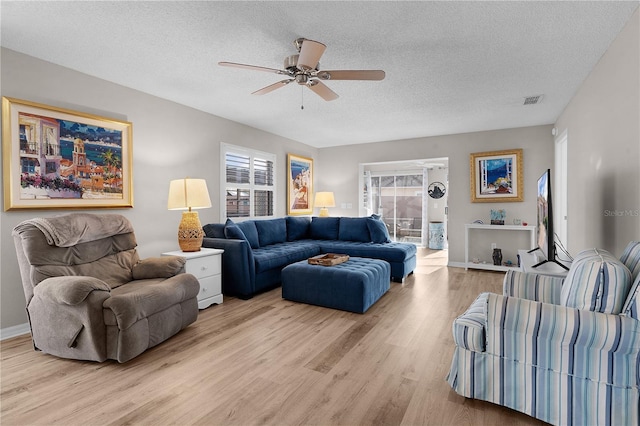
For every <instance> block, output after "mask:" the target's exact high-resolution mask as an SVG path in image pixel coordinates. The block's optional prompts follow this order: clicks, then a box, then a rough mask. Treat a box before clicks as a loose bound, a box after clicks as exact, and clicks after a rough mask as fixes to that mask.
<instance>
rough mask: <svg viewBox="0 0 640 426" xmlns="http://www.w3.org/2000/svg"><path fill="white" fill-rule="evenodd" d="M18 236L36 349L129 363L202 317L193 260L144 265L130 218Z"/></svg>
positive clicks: (92, 220)
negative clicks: (187, 268)
mask: <svg viewBox="0 0 640 426" xmlns="http://www.w3.org/2000/svg"><path fill="white" fill-rule="evenodd" d="M13 237H14V242H15V247H16V252H17V254H18V262H19V264H20V274H21V276H22V285H23V287H24V293H25V298H26V302H27V313H28V315H29V324H30V326H31V336H32V339H33V345H34V347H35V348H36V349H39V350H41V351H43V352H46V353H49V354H51V355H55V356H59V357H62V358H72V359H82V360H92V361H100V362H102V361H105V360H106V359H114V360H116V361H118V362H126V361H128V360H130V359H132V358H134V357H136V356H138V355H139V354H141V353H142V352H144V351H145V350H147V349H149V348H151V347H153V346H155V345H157V344H159V343H161V342H163V341H165V340H167V339H168V338H169V337H171V336H173V335H174V334H176V333H178V332H179V331H180V330H182V329H183V328H185V327H187V326H188V325H189V324H191V323H193V322H194V321H195V320H196V319H197V317H198V303H197V294H198V292H199V290H200V285H199V283H198V281H197V279H196V278H195V277H194V276H193V275H191V274H187V273H184V263H185V259H184V258H182V257H175V256H168V257H157V258H149V259H144V260H140V258H139V257H138V253H137V252H136V249H135V247H136V246H137V242H136V239H135V235H134V233H133V228H132V226H131V223H130V222H129V221H128V220H127V219H126V218H125V217H124V216H121V215H117V214H104V215H96V214H88V213H72V214H67V215H62V216H55V217H50V218H36V219H30V220H27V221H24V222H22V223H20V224H19V225H18V226H16V227H15V228H14V230H13Z"/></svg>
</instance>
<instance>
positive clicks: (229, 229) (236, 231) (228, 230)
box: [224, 219, 249, 243]
mask: <svg viewBox="0 0 640 426" xmlns="http://www.w3.org/2000/svg"><path fill="white" fill-rule="evenodd" d="M224 236H225V237H226V238H229V239H230V240H245V241H246V242H247V243H248V242H249V240H247V237H246V235H244V232H242V230H241V229H240V228H238V225H236V224H235V223H234V222H233V221H232V220H231V219H227V221H226V222H225V224H224Z"/></svg>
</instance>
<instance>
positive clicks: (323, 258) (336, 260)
mask: <svg viewBox="0 0 640 426" xmlns="http://www.w3.org/2000/svg"><path fill="white" fill-rule="evenodd" d="M347 260H349V255H347V254H335V253H327V254H320V255H318V256H313V257H310V258H309V263H310V264H312V265H322V266H333V265H338V264H340V263H344V262H346V261H347Z"/></svg>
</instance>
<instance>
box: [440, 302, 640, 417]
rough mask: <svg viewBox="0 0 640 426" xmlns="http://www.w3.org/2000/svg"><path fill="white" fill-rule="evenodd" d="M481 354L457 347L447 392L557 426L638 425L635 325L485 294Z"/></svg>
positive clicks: (639, 339) (639, 346)
mask: <svg viewBox="0 0 640 426" xmlns="http://www.w3.org/2000/svg"><path fill="white" fill-rule="evenodd" d="M486 298H487V301H486V304H485V306H486V321H487V329H486V350H485V351H484V352H482V351H472V350H469V349H466V348H464V347H462V346H456V351H455V353H454V356H453V362H452V365H451V370H450V372H449V375H448V377H447V380H448V382H449V384H450V385H451V386H452V388H453V389H454V390H455V391H456V392H457V393H458V394H460V395H463V396H465V397H468V398H476V399H482V400H486V401H489V402H492V403H495V404H500V405H503V406H506V407H510V408H512V409H515V410H518V411H521V412H523V413H526V414H528V415H530V416H532V417H535V418H538V419H540V420H543V421H546V422H549V423H552V424H556V425H560V424H562V425H565V424H566V425H637V424H639V422H640V407H639V402H640V321H637V320H635V319H633V318H629V317H626V316H622V315H610V314H603V313H598V312H593V311H587V310H578V309H574V308H569V307H564V306H558V305H552V304H546V303H540V302H535V301H530V300H525V299H521V298H515V297H505V296H502V295H497V294H492V293H487V294H486Z"/></svg>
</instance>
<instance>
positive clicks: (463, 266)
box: [447, 262, 467, 268]
mask: <svg viewBox="0 0 640 426" xmlns="http://www.w3.org/2000/svg"><path fill="white" fill-rule="evenodd" d="M447 266H452V267H454V268H465V267H466V266H467V265H466V264H465V263H464V262H449V263H447Z"/></svg>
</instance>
